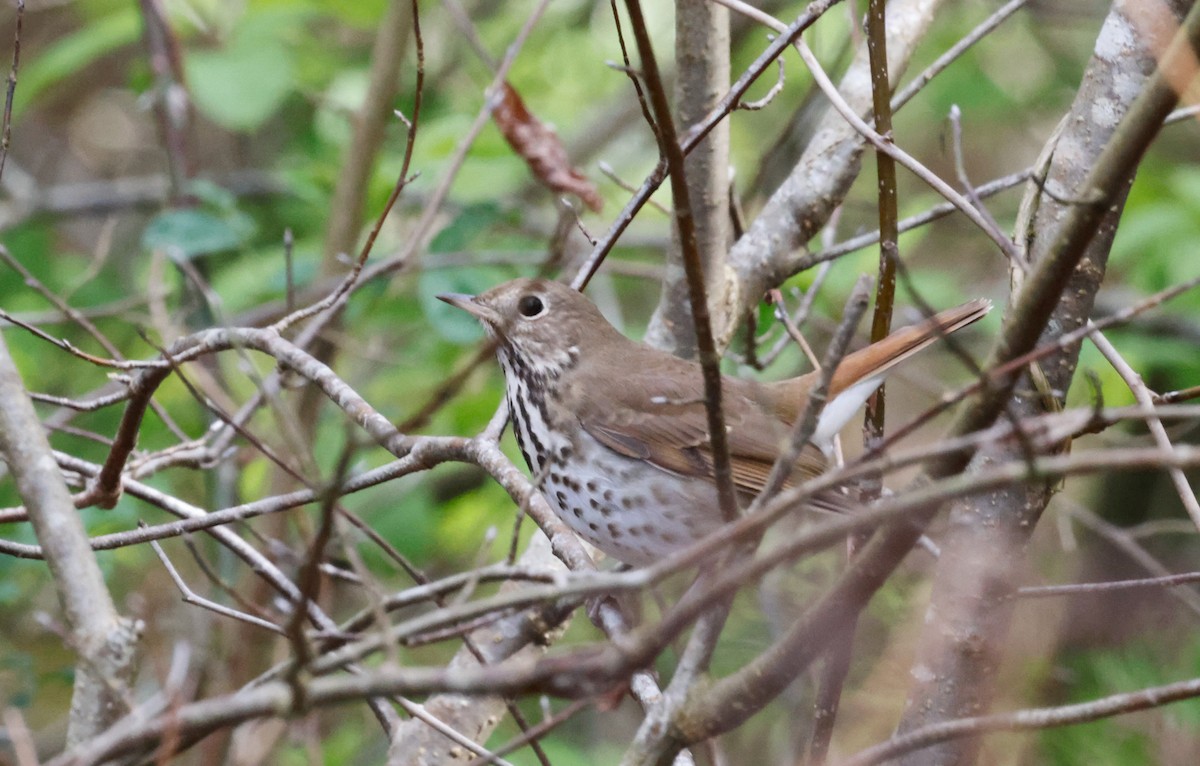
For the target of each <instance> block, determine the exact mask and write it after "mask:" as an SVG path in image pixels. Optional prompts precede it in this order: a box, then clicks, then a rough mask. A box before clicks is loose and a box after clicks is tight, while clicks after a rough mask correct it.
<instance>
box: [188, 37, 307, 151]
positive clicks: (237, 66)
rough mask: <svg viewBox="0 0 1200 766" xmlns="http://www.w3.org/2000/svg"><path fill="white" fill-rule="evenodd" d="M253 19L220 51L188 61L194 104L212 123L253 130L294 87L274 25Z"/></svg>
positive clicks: (196, 55)
mask: <svg viewBox="0 0 1200 766" xmlns="http://www.w3.org/2000/svg"><path fill="white" fill-rule="evenodd" d="M265 21H266V19H265V18H262V17H260V18H257V19H253V20H251V21H248V22H247V23H245V24H241V25H239V26H238V27H237V29H236V30H235V32H234V36H233V38H232V39H231V40H230V41H229V44H228V45H227V46H226V47H225V48H224V49H222V50H216V51H199V52H196V53H193V54H191V55H190V56H189V57H188V59H187V74H188V83H189V85H190V87H191V94H192V100H193V101H194V102H195V104H196V106H197V107H198V108H199V109H200V110H201V111H202V112H204V114H205V115H206V116H208V117H209V118H210V119H211V120H212V121H213V122H216V123H218V124H219V125H222V126H224V127H226V128H229V129H230V130H242V131H251V130H255V129H257V128H259V127H261V126H262V124H263V123H264V122H266V121H267V120H268V119H269V118H270V117H271V115H273V114H275V112H276V111H277V110H278V109H279V107H280V106H281V105H282V104H283V101H284V99H286V98H287V96H288V94H289V93H291V91H292V89H293V88H294V87H295V79H294V77H293V74H292V60H291V55H290V52H289V50H288V49H287V47H286V46H285V45H284V44H283V43H282V42H281V41H280V38H279V34H278V30H277V29H275V27H274V25H273V24H267V23H264V22H265Z"/></svg>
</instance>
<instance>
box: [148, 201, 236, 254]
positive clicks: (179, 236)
mask: <svg viewBox="0 0 1200 766" xmlns="http://www.w3.org/2000/svg"><path fill="white" fill-rule="evenodd" d="M252 233H253V224H252V223H250V221H249V219H248V218H245V217H244V216H240V215H235V216H225V217H217V216H215V215H213V214H212V213H209V212H207V211H204V210H195V209H187V210H166V211H163V212H162V213H159V214H158V215H156V216H155V217H154V219H153V220H151V221H150V224H149V225H148V226H147V227H146V230H145V231H144V232H142V247H144V248H146V249H147V250H165V251H167V252H168V253H169V254H174V255H181V256H182V257H184V258H188V259H191V258H195V257H196V256H198V255H206V254H208V253H218V252H221V251H223V250H233V249H235V248H238V247H241V246H242V245H243V244H244V243H245V242H246V240H247V239H248V238H249V236H250V235H251V234H252Z"/></svg>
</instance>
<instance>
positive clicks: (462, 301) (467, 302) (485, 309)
mask: <svg viewBox="0 0 1200 766" xmlns="http://www.w3.org/2000/svg"><path fill="white" fill-rule="evenodd" d="M437 299H438V300H439V301H445V302H446V303H449V304H450V305H451V306H453V307H454V308H457V309H462V310H463V311H465V312H467V313H468V314H470V315H471V316H473V317H475V318H476V319H479V320H481V321H483V322H487V323H489V324H491V325H493V326H498V325H499V324H500V315H499V314H497V313H496V312H495V311H494V310H493V309H492V308H491V307H489V306H484V305H483V304H482V303H479V302H478V301H477V300H475V296H474V295H467V294H466V293H442V294H441V295H439V296H438V297H437Z"/></svg>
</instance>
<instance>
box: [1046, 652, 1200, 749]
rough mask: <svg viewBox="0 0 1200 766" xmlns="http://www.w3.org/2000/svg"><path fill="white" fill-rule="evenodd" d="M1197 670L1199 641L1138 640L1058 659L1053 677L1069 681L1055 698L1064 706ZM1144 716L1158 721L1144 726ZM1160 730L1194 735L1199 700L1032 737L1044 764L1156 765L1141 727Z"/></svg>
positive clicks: (1198, 733) (1152, 745)
mask: <svg viewBox="0 0 1200 766" xmlns="http://www.w3.org/2000/svg"><path fill="white" fill-rule="evenodd" d="M1198 671H1200V639H1197V638H1196V637H1194V636H1193V637H1191V639H1190V640H1188V641H1187V642H1186V643H1185V644H1184V645H1183V646H1179V647H1172V648H1171V649H1168V650H1166V651H1164V649H1163V647H1162V646H1155V645H1153V644H1151V643H1149V642H1138V643H1133V644H1130V645H1125V646H1122V647H1117V648H1111V649H1099V650H1094V651H1078V652H1072V653H1070V654H1068V655H1066V656H1065V657H1064V658H1063V661H1062V668H1061V669H1060V670H1059V672H1058V673H1057V674H1056V675H1057V676H1059V677H1062V678H1066V679H1068V680H1069V686H1068V693H1067V698H1066V699H1063V700H1061V701H1060V702H1061V703H1063V704H1069V703H1072V702H1086V701H1089V700H1093V699H1096V698H1099V697H1104V696H1107V695H1110V694H1115V693H1120V692H1132V691H1136V690H1138V689H1141V688H1145V687H1149V686H1158V685H1162V684H1167V683H1171V682H1173V681H1179V680H1182V679H1186V678H1192V677H1195V675H1196V674H1197V672H1198ZM1146 718H1151V719H1156V720H1158V721H1159V722H1160V723H1159V724H1158V725H1154V726H1151V727H1147V725H1146V721H1145V720H1144V719H1146ZM1139 719H1141V720H1139ZM1163 728H1175V729H1180V730H1182V731H1184V732H1187V733H1188V735H1190V736H1191V737H1192V738H1193V740H1194V739H1195V738H1200V701H1197V700H1186V701H1183V702H1176V703H1174V704H1172V705H1169V706H1166V707H1163V708H1162V709H1160V710H1152V711H1149V712H1145V713H1135V714H1131V715H1128V716H1121V717H1118V718H1114V719H1106V720H1102V721H1096V722H1093V723H1085V724H1080V725H1077V726H1069V727H1063V728H1055V729H1047V730H1045V731H1043V732H1042V733H1041V734H1040V735H1039V737H1038V741H1039V745H1040V749H1041V751H1042V753H1043V755H1044V756H1045V758H1046V762H1047V763H1050V764H1054V766H1076V764H1093V763H1113V764H1125V763H1129V764H1133V763H1162V762H1164V761H1163V760H1162V759H1161V757H1160V755H1159V752H1158V744H1159V743H1158V741H1156V738H1155V737H1152V736H1150V735H1149V734H1148V733H1147V731H1152V730H1160V731H1161V730H1162V729H1163Z"/></svg>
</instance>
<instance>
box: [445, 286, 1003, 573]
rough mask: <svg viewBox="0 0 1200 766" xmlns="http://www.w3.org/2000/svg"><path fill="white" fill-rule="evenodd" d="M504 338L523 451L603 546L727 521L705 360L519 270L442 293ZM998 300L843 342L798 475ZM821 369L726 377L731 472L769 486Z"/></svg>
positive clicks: (621, 551)
mask: <svg viewBox="0 0 1200 766" xmlns="http://www.w3.org/2000/svg"><path fill="white" fill-rule="evenodd" d="M438 297H439V298H440V299H441V300H443V301H445V302H447V303H449V304H451V305H452V306H457V307H458V308H461V309H463V310H465V311H467V312H470V313H471V314H472V315H474V316H475V317H477V318H478V319H479V320H480V322H482V324H483V327H484V329H485V330H486V331H487V332H488V334H489V335H491V336H492V337H493V338H495V339H496V341H497V343H498V345H497V351H496V355H497V357H498V358H499V360H500V366H501V367H502V368H503V369H504V378H505V385H506V391H507V398H508V409H509V413H510V414H511V416H512V422H513V431H514V432H515V433H516V437H517V444H518V445H519V446H520V448H521V454H522V455H524V456H525V461H526V462H527V463H528V464H529V469H530V471H532V472H533V474H534V476H535V478H537V479H540V480H541V482H542V484H541V487H542V492H543V493H544V494H545V496H546V499H547V500H549V502H550V505H551V506H553V508H554V510H555V511H556V512H557V513H558V514H559V516H561V517H562V518H563V520H564V521H565V522H566V523H567V524H568V525H570V526H571V528H572V529H574V530H575V531H576V532H578V533H579V534H580V535H581V536H583V537H584V538H585V539H586V540H588V541H589V542H591V543H592V544H593V545H595V546H596V547H597V548H599V549H600V550H602V551H604V552H605V553H607V554H608V555H610V556H613V557H614V558H616V559H618V560H620V561H623V562H626V563H628V564H635V565H641V564H646V563H649V562H652V561H655V560H657V559H659V558H661V557H663V556H665V555H668V554H670V553H673V552H674V551H676V550H678V549H680V548H682V547H684V546H686V545H688V544H690V543H692V542H694V541H695V540H697V539H699V538H701V537H704V536H705V535H707V534H708V533H710V532H712V531H713V530H714V529H716V528H717V527H719V526H720V525H721V523H722V520H721V513H720V510H719V508H718V504H717V492H716V486H715V483H714V478H713V456H712V452H711V450H710V448H709V442H708V428H707V419H706V413H705V405H704V386H703V382H702V378H701V375H700V366H699V365H698V364H697V363H696V362H691V361H687V360H684V359H680V358H678V357H675V356H672V355H671V354H668V353H665V352H663V351H658V350H655V349H652V348H650V347H649V346H645V345H642V344H641V343H637V342H635V341H632V340H629V339H628V338H626V337H625V336H623V335H621V333H620V332H618V331H617V329H616V328H614V327H613V326H612V325H610V324H609V323H608V322H607V321H606V320H605V319H604V317H603V316H602V315H601V314H600V311H599V310H598V309H597V308H596V307H595V306H594V305H592V303H591V302H590V301H588V299H587V298H585V297H583V295H581V294H580V293H578V292H576V291H575V290H572V289H571V288H569V287H567V286H566V285H563V284H560V283H557V282H550V281H546V280H538V279H516V280H513V281H511V282H506V283H505V284H502V285H500V286H498V287H495V288H492V289H491V290H488V291H487V292H485V293H482V294H481V295H477V296H470V295H459V294H450V295H439V296H438ZM990 308H991V304H990V303H989V302H988V301H984V300H974V301H970V302H968V303H965V304H963V305H961V306H959V307H957V308H953V309H949V310H947V311H943V312H941V313H940V314H937V315H936V316H934V317H932V318H930V319H927V320H925V321H924V322H922V323H920V324H917V325H914V326H912V327H906V328H904V329H901V330H898V331H896V332H894V333H892V334H891V335H889V336H888V337H887V338H885V339H883V340H882V341H879V342H878V343H874V344H872V345H870V346H867V347H866V348H863V349H861V350H859V351H856V352H854V353H852V354H848V355H847V356H846V357H845V358H844V359H843V360H842V363H841V364H840V365H839V366H838V368H837V371H836V372H835V374H834V376H833V382H832V385H831V386H830V391H829V397H828V404H827V405H826V406H825V408H824V410H823V411H822V414H821V416H820V419H819V422H818V426H817V429H816V433H815V434H814V436H813V439H812V441H811V443H810V444H808V445H807V446H806V448H805V450H804V451H803V453H802V454H801V456H800V459H799V460H798V462H797V465H796V466H795V469H794V471H793V474H792V481H793V482H798V481H803V480H804V479H806V478H811V477H813V476H816V475H818V474H820V473H822V472H823V471H825V470H826V469H827V467H828V456H829V453H830V451H831V449H832V444H833V439H834V437H835V436H836V435H837V434H838V432H839V431H840V430H841V429H842V427H843V426H844V425H845V424H846V423H848V422H849V420H850V418H851V417H853V415H854V413H855V412H856V411H857V410H858V409H859V407H861V406H862V404H863V403H864V402H865V401H866V400H867V398H868V397H869V396H870V395H871V394H872V392H874V391H875V389H876V388H878V387H879V385H880V383H882V382H883V377H884V375H885V374H886V373H887V372H888V371H889V370H890V369H891V368H892V367H894V366H895V365H896V364H897V363H899V362H901V361H903V360H904V359H907V358H908V357H909V356H911V355H913V354H915V353H916V352H917V351H920V350H921V349H922V348H924V347H926V346H928V345H929V344H930V343H932V342H934V341H935V340H937V339H938V338H940V337H942V336H944V335H946V334H948V333H952V332H954V331H955V330H958V329H960V328H962V327H965V326H966V325H969V324H971V323H972V322H974V321H976V320H977V319H979V318H981V317H982V316H983V315H984V314H986V313H987V312H988V311H989V310H990ZM816 380H817V377H816V374H815V373H808V374H807V375H802V376H800V377H797V378H791V379H789V380H783V381H779V382H777V383H757V382H754V381H749V380H739V379H737V378H730V377H723V378H722V397H723V398H722V402H723V407H724V413H725V423H726V426H727V428H728V429H729V439H728V441H729V452H730V458H731V460H732V465H733V480H734V484H735V486H736V488H737V490H738V492H739V494H740V496H741V497H742V498H743V499H747V498H751V497H753V496H754V495H755V494H756V493H757V492H758V491H759V490H760V489H761V488H762V486H763V484H764V482H765V481H766V479H767V475H768V474H769V473H770V470H771V466H772V465H773V464H774V462H775V458H776V456H777V455H778V454H779V452H780V451H781V450H782V447H783V445H784V443H785V441H786V440H787V439H788V438H789V436H790V433H791V430H792V424H793V423H794V422H795V420H796V419H797V418H798V417H799V416H800V414H801V413H802V412H803V410H804V406H805V403H806V402H807V399H808V392H809V390H810V389H811V388H812V386H813V385H814V384H815V383H816Z"/></svg>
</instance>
